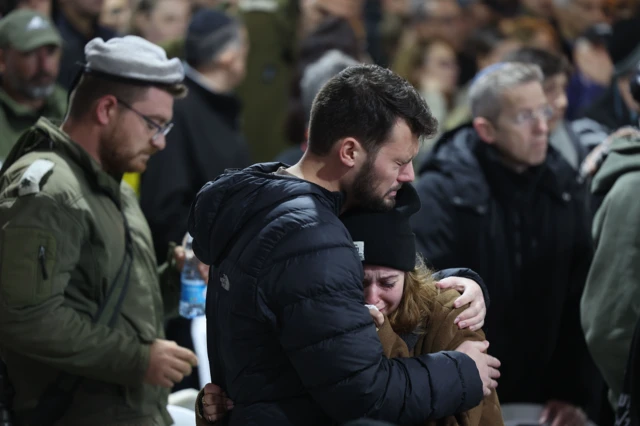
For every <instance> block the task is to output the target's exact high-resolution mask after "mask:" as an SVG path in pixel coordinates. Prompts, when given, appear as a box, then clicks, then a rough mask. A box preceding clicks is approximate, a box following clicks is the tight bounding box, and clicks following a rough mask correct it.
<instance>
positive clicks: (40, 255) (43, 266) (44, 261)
mask: <svg viewBox="0 0 640 426" xmlns="http://www.w3.org/2000/svg"><path fill="white" fill-rule="evenodd" d="M38 260H39V261H40V269H42V278H43V279H44V280H45V281H46V280H48V279H49V274H48V273H47V258H46V255H45V249H44V246H40V249H39V250H38Z"/></svg>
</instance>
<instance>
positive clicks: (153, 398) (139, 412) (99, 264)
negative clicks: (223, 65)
mask: <svg viewBox="0 0 640 426" xmlns="http://www.w3.org/2000/svg"><path fill="white" fill-rule="evenodd" d="M123 213H124V216H125V217H126V219H127V222H128V223H129V227H130V231H131V235H132V240H133V266H132V269H131V276H130V282H129V288H128V291H127V293H126V296H125V299H124V302H123V304H122V308H121V312H120V315H119V317H118V318H117V321H116V323H115V325H114V327H113V328H111V327H107V326H102V325H96V324H94V323H93V322H92V317H94V316H95V315H96V312H97V310H98V306H99V305H100V303H101V302H102V301H103V300H104V299H105V297H106V294H107V292H108V291H109V289H110V288H111V286H112V285H113V284H114V282H116V281H115V280H118V279H123V277H124V276H125V275H126V274H119V270H120V268H121V266H122V262H123V259H124V254H125V227H124V226H125V225H124V220H123V215H122V214H123ZM0 229H2V231H1V232H0V355H1V356H2V358H3V359H4V361H5V363H6V365H7V369H8V375H9V378H10V380H11V382H12V384H13V386H14V388H15V391H16V395H15V399H14V410H15V411H16V413H17V415H18V418H19V420H20V418H21V416H24V414H25V413H27V412H28V410H29V409H32V408H33V407H34V406H35V405H36V403H37V401H38V399H39V398H40V395H42V392H43V391H44V389H45V387H46V386H47V384H49V383H51V382H52V381H53V380H55V378H56V377H57V376H58V375H59V373H60V372H61V371H65V372H68V373H72V374H75V375H78V376H81V377H83V378H84V379H83V381H82V384H81V386H80V388H79V389H78V390H77V391H76V393H75V394H74V399H73V402H72V405H71V407H70V408H69V410H68V411H67V413H66V415H65V417H64V418H63V419H62V420H61V421H60V423H59V424H64V425H107V424H109V425H120V424H122V425H124V424H127V425H165V424H171V419H170V417H169V415H168V412H167V411H166V405H167V398H168V390H166V389H162V388H160V387H157V386H150V385H146V384H143V377H144V375H145V373H146V370H147V367H148V363H149V344H150V343H151V342H153V341H154V339H156V338H162V337H163V336H164V332H163V326H164V317H165V312H166V311H165V308H164V306H163V299H164V302H166V305H167V306H171V307H176V306H177V294H178V291H177V289H178V288H179V284H178V283H179V280H178V276H177V273H174V274H170V273H169V270H168V269H166V268H165V273H164V274H163V275H162V276H160V277H159V275H158V270H157V267H156V259H155V255H154V250H153V242H152V239H151V233H150V231H149V227H148V225H147V222H146V220H145V218H144V216H143V214H142V212H141V210H140V208H139V206H138V202H137V199H136V197H135V194H134V193H133V191H132V190H131V188H130V187H129V186H128V185H127V184H125V183H121V182H120V181H119V180H118V179H115V178H113V177H112V176H109V175H108V174H106V173H105V172H104V171H102V169H101V168H100V166H99V165H98V163H97V162H96V161H95V160H93V159H92V158H91V157H90V156H89V154H88V153H87V152H86V151H85V150H84V149H83V148H82V147H80V146H79V145H77V144H76V143H75V142H73V141H71V140H70V139H69V137H68V136H67V135H66V134H65V133H64V132H62V131H61V130H60V129H59V128H57V127H55V126H54V125H53V124H51V122H49V121H48V120H46V119H44V118H41V119H40V120H39V121H38V122H37V124H36V125H35V126H34V127H33V128H32V129H31V130H29V131H28V132H26V133H25V134H24V135H23V136H22V137H21V138H20V140H19V141H18V142H17V145H16V148H15V149H14V150H13V151H12V153H11V155H10V158H8V159H7V161H6V164H5V165H4V167H3V170H2V175H1V176H0ZM174 272H175V270H174ZM169 278H171V279H169ZM161 282H162V283H163V284H164V285H161ZM22 418H24V417H22Z"/></svg>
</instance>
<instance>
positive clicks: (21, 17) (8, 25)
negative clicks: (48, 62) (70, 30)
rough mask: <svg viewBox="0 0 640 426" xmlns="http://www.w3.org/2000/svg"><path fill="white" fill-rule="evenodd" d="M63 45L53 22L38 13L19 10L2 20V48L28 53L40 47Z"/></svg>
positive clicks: (0, 24)
mask: <svg viewBox="0 0 640 426" xmlns="http://www.w3.org/2000/svg"><path fill="white" fill-rule="evenodd" d="M47 45H54V46H61V45H62V37H61V36H60V33H59V32H58V30H57V29H56V28H55V27H54V25H53V24H52V23H51V21H50V20H49V19H48V18H46V17H45V16H43V15H41V14H40V13H38V12H35V11H33V10H29V9H17V10H14V11H13V12H11V13H9V14H8V15H6V16H5V17H3V18H2V19H0V48H6V47H10V48H12V49H16V50H19V51H20V52H28V51H30V50H34V49H37V48H38V47H42V46H47Z"/></svg>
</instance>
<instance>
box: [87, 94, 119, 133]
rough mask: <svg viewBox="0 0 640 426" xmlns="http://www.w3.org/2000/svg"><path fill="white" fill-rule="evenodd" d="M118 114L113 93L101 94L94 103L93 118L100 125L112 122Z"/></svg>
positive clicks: (116, 101)
mask: <svg viewBox="0 0 640 426" xmlns="http://www.w3.org/2000/svg"><path fill="white" fill-rule="evenodd" d="M118 114H119V111H118V100H117V99H116V97H115V96H113V95H106V96H103V97H101V98H100V99H98V100H97V101H96V102H95V104H94V110H93V115H94V118H95V120H96V121H97V122H98V123H99V124H100V125H102V126H107V125H109V124H110V123H112V122H113V121H114V120H116V119H117V117H118Z"/></svg>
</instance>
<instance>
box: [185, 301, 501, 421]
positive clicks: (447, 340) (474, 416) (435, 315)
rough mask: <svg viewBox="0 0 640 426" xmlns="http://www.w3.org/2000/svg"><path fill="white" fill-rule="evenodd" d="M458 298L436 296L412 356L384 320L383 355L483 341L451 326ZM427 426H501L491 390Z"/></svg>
mask: <svg viewBox="0 0 640 426" xmlns="http://www.w3.org/2000/svg"><path fill="white" fill-rule="evenodd" d="M459 296H460V293H458V292H457V291H455V290H449V291H445V292H442V293H440V294H439V295H438V297H437V298H436V300H435V301H434V303H433V306H432V307H431V313H430V315H429V317H428V318H425V324H424V330H423V333H422V334H421V336H420V338H419V339H418V342H417V343H416V346H415V348H414V350H413V353H411V352H409V350H408V349H407V345H406V343H405V342H404V341H403V340H402V339H401V338H400V336H398V335H397V334H396V333H394V331H393V329H392V328H391V325H390V324H389V321H387V320H385V322H384V324H383V325H382V327H380V329H379V330H378V336H379V337H380V342H382V348H383V350H384V354H385V356H386V357H387V358H401V357H410V356H417V355H422V354H428V353H434V352H440V351H452V350H455V349H456V348H457V347H458V346H460V344H462V342H464V341H465V340H476V341H482V340H484V338H485V337H484V333H483V332H482V331H470V330H469V329H464V330H459V329H458V326H457V325H455V324H454V323H453V321H454V320H455V319H456V317H457V316H458V315H460V314H461V313H462V312H463V311H464V310H465V309H466V306H464V307H461V308H458V309H455V308H454V307H453V302H455V300H456V299H457V298H458V297H459ZM202 396H203V391H200V394H199V395H198V399H197V401H196V426H210V425H212V424H214V423H210V422H208V421H207V420H205V419H204V418H203V417H202V411H201V407H200V403H201V400H202ZM427 426H504V422H503V420H502V411H501V410H500V402H499V401H498V394H497V393H496V391H495V390H494V391H493V392H492V393H491V395H490V396H488V397H485V398H484V400H483V401H482V402H481V403H480V405H478V406H477V407H476V408H474V409H472V410H469V411H465V412H464V413H460V414H458V415H456V416H451V417H445V418H443V419H440V420H432V421H429V422H427Z"/></svg>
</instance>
